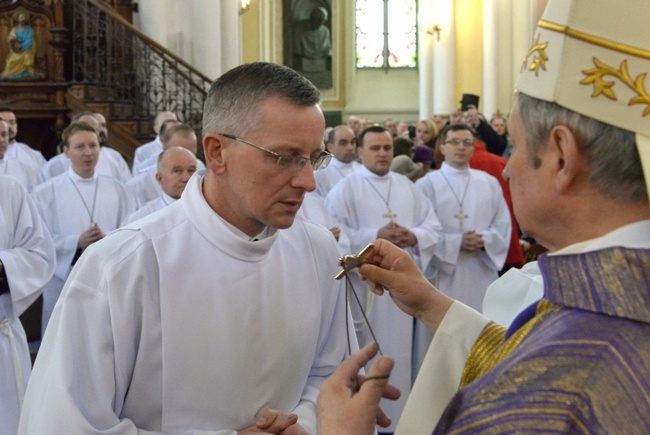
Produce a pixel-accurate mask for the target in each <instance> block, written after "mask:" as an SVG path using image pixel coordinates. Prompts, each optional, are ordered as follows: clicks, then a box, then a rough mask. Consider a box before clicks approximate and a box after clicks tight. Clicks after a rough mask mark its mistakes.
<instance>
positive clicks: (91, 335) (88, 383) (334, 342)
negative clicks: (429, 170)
mask: <svg viewBox="0 0 650 435" xmlns="http://www.w3.org/2000/svg"><path fill="white" fill-rule="evenodd" d="M319 101H320V94H319V92H318V90H317V89H316V88H315V87H314V86H313V85H312V84H311V83H310V82H309V81H307V80H306V79H305V78H303V77H302V76H300V75H298V74H297V73H295V72H294V71H293V70H291V69H288V68H286V67H283V66H280V65H274V64H270V63H263V62H258V63H253V64H247V65H243V66H239V67H237V68H234V69H233V70H231V71H229V72H227V73H225V74H224V75H222V76H221V77H220V78H219V79H217V80H216V81H215V82H214V83H213V84H212V87H211V89H210V92H209V94H208V96H207V98H206V101H205V106H204V117H203V128H204V130H203V148H204V151H205V157H206V166H207V168H206V169H205V170H200V171H197V172H196V173H195V174H194V176H193V177H192V178H191V179H190V181H189V182H188V184H187V185H186V188H185V190H184V192H183V195H182V196H181V198H180V199H179V200H178V201H176V202H175V203H174V204H171V205H169V206H168V207H166V208H164V209H162V210H160V211H158V212H156V213H154V214H152V215H150V216H148V217H147V218H145V219H141V220H139V221H138V222H137V223H135V224H133V225H131V226H126V227H124V228H123V229H121V230H118V231H116V232H114V233H112V234H110V235H109V236H107V237H106V238H105V239H103V240H101V241H100V242H98V243H96V244H93V245H92V246H91V247H90V249H88V250H87V251H86V252H85V253H84V254H83V255H82V257H81V259H80V260H79V262H78V263H77V265H76V267H75V269H74V270H73V272H72V275H71V276H70V279H69V280H68V282H67V283H66V287H65V289H64V290H63V295H62V298H61V301H60V302H61V303H59V304H58V305H57V307H56V309H55V312H54V316H53V319H52V323H51V326H50V327H49V328H48V331H47V333H46V336H45V339H44V343H43V346H42V348H41V353H40V354H39V356H38V362H37V363H36V367H35V369H34V374H33V377H32V383H31V384H30V386H29V388H28V392H27V394H26V398H25V406H24V412H23V415H22V422H21V424H22V426H21V428H20V432H21V433H91V432H100V431H102V432H120V433H136V432H137V431H147V433H169V434H171V433H199V432H200V433H202V434H232V433H236V432H237V431H242V432H256V433H261V432H263V433H283V434H304V433H316V426H315V425H316V414H315V409H316V397H317V395H318V393H319V390H320V385H321V384H322V382H323V381H324V380H325V379H326V378H327V377H328V376H329V375H330V374H331V373H332V372H333V371H334V370H335V368H336V367H337V366H338V364H339V363H340V362H341V361H342V360H343V359H344V357H345V356H346V355H347V353H348V343H347V338H346V337H347V334H346V324H347V322H346V318H347V314H346V301H345V297H344V295H345V293H344V291H343V288H342V287H341V282H340V281H335V280H334V279H333V277H334V276H335V275H336V274H337V273H338V272H339V270H340V268H339V267H338V264H337V263H338V258H339V256H340V254H339V252H338V250H337V246H336V242H335V241H334V238H333V237H332V235H331V234H330V233H329V232H328V231H327V230H326V229H324V228H323V227H321V226H318V225H315V224H312V223H310V222H308V221H305V220H303V219H301V218H298V219H296V213H297V212H298V210H299V208H300V206H301V203H302V201H303V197H304V195H305V193H306V192H310V191H313V190H314V189H315V187H316V186H315V181H314V171H315V170H318V169H320V168H322V167H325V166H326V165H327V163H328V161H329V159H330V155H329V154H327V153H324V152H322V151H321V145H322V138H323V130H324V128H325V121H324V117H323V113H322V111H321V109H320V107H319V106H318V103H319ZM289 124H291V125H293V128H291V129H287V128H286V126H287V125H289ZM350 323H351V322H350ZM350 329H351V328H350ZM348 332H351V336H352V342H351V348H352V350H354V349H356V348H357V345H356V340H355V338H354V333H353V331H352V330H350V331H348ZM52 404H56V406H52Z"/></svg>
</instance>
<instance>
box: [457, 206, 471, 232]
mask: <svg viewBox="0 0 650 435" xmlns="http://www.w3.org/2000/svg"><path fill="white" fill-rule="evenodd" d="M454 217H455V218H456V219H458V228H459V229H460V232H461V233H462V232H463V221H464V220H465V219H467V218H468V217H469V216H467V215H466V214H464V213H463V209H462V208H461V209H460V210H459V211H458V214H455V215H454Z"/></svg>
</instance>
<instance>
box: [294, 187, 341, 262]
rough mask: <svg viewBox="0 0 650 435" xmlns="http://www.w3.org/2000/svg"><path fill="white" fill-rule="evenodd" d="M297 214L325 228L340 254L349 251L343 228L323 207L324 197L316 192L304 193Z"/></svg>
mask: <svg viewBox="0 0 650 435" xmlns="http://www.w3.org/2000/svg"><path fill="white" fill-rule="evenodd" d="M298 216H303V217H304V218H305V219H307V220H309V221H312V222H314V223H317V224H319V225H322V226H324V227H325V228H327V229H328V230H329V231H330V232H331V233H332V235H333V236H334V238H335V239H336V243H337V244H338V245H339V251H340V252H341V256H343V255H347V254H349V253H350V238H349V237H348V235H347V233H346V232H345V231H343V229H342V228H341V227H340V226H338V224H337V223H336V222H334V219H333V218H332V215H330V212H329V211H328V210H327V207H325V199H324V198H323V197H322V196H320V195H319V194H318V193H316V192H315V191H314V192H309V193H307V194H305V198H304V199H303V201H302V206H301V207H300V210H299V211H298Z"/></svg>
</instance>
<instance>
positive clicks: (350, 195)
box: [325, 125, 441, 432]
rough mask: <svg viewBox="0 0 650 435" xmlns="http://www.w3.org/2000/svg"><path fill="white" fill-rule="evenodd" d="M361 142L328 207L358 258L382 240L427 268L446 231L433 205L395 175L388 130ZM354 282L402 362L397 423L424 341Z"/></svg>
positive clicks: (364, 335) (373, 131) (380, 337)
mask: <svg viewBox="0 0 650 435" xmlns="http://www.w3.org/2000/svg"><path fill="white" fill-rule="evenodd" d="M360 138H361V139H360V145H359V148H358V152H359V157H361V162H362V164H363V166H362V168H361V169H360V170H359V171H357V172H356V173H354V174H352V175H350V176H348V177H347V178H345V179H343V180H341V181H340V182H339V183H337V184H336V186H334V188H333V189H332V190H331V191H330V193H329V194H328V195H327V197H326V199H325V205H326V206H327V208H328V210H329V211H330V213H331V214H332V216H333V217H334V220H335V222H338V223H339V224H340V225H341V228H342V229H343V231H345V233H346V234H347V235H348V237H349V238H350V241H351V250H352V251H353V252H359V251H360V250H361V249H362V248H363V247H364V246H366V245H367V244H368V243H370V242H372V241H373V240H375V239H377V238H382V239H386V240H390V241H391V242H393V243H395V244H397V245H398V246H400V247H401V248H403V249H405V250H406V252H408V253H409V254H410V255H412V256H413V257H414V258H415V259H416V261H417V262H418V264H421V265H422V267H424V266H426V265H427V264H428V263H429V261H430V260H431V258H432V256H433V252H434V248H435V245H436V243H437V242H438V237H439V231H440V230H441V227H440V223H439V222H438V218H437V217H436V215H435V213H434V211H433V207H432V206H431V202H430V201H429V200H428V199H427V198H426V197H425V196H424V195H422V194H421V193H420V192H419V191H418V190H417V189H416V188H415V185H414V184H413V183H412V182H411V180H409V179H408V178H407V177H405V176H404V175H401V174H398V173H396V172H390V165H391V162H392V160H393V138H392V136H391V135H390V133H389V132H388V131H387V130H386V128H384V127H382V126H378V125H376V126H371V127H368V128H366V129H365V130H364V131H363V132H362V133H361V136H360ZM351 280H352V282H353V284H354V286H355V288H357V289H359V296H360V301H361V304H362V306H363V310H364V311H365V312H366V314H367V316H368V320H369V321H370V324H371V325H372V327H373V330H374V332H375V336H376V337H377V341H378V342H379V343H380V344H381V346H382V348H383V350H384V352H385V353H386V355H390V356H392V357H394V358H395V359H396V360H397V363H396V366H395V372H394V376H395V377H394V382H395V383H396V384H397V385H399V387H400V388H401V389H402V392H403V393H404V396H403V397H404V399H403V400H400V401H399V402H397V403H388V404H386V405H387V413H388V415H389V416H390V418H392V419H393V421H394V422H397V419H398V418H399V416H400V413H401V411H402V408H403V406H404V401H405V398H406V393H408V391H409V389H410V385H411V382H412V379H413V378H414V377H415V374H416V372H417V368H418V367H417V365H416V366H415V367H413V366H412V360H413V354H414V352H413V347H414V341H417V339H418V338H419V337H414V328H413V318H412V317H411V316H408V315H406V314H404V313H403V312H401V311H400V310H399V309H398V308H397V307H396V306H395V305H394V304H393V303H391V302H390V301H387V300H385V299H380V298H375V297H373V295H368V293H367V292H366V291H363V290H364V289H365V287H366V286H365V285H364V284H363V283H362V282H361V281H360V280H359V279H358V277H357V276H356V275H351ZM351 307H352V312H353V318H354V320H355V324H356V325H357V334H358V337H359V342H360V343H362V344H365V343H367V342H369V341H370V340H371V339H372V338H371V336H370V333H369V330H368V328H367V327H366V325H365V323H364V321H363V313H362V312H361V310H360V309H359V307H358V306H357V304H356V301H351ZM415 347H416V349H415V353H416V354H417V353H418V352H422V353H423V352H424V351H426V347H425V348H424V349H420V344H419V343H417V344H416V345H415ZM391 429H392V428H388V431H389V432H391V431H392V430H391Z"/></svg>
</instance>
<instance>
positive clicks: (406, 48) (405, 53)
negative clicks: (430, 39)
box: [355, 0, 417, 68]
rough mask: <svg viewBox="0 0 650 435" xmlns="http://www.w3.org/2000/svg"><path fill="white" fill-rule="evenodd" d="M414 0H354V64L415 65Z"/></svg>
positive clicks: (363, 65) (405, 66)
mask: <svg viewBox="0 0 650 435" xmlns="http://www.w3.org/2000/svg"><path fill="white" fill-rule="evenodd" d="M416 3H417V1H416V0H356V14H355V16H356V38H357V39H356V66H357V68H415V67H416V66H417V8H416Z"/></svg>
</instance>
